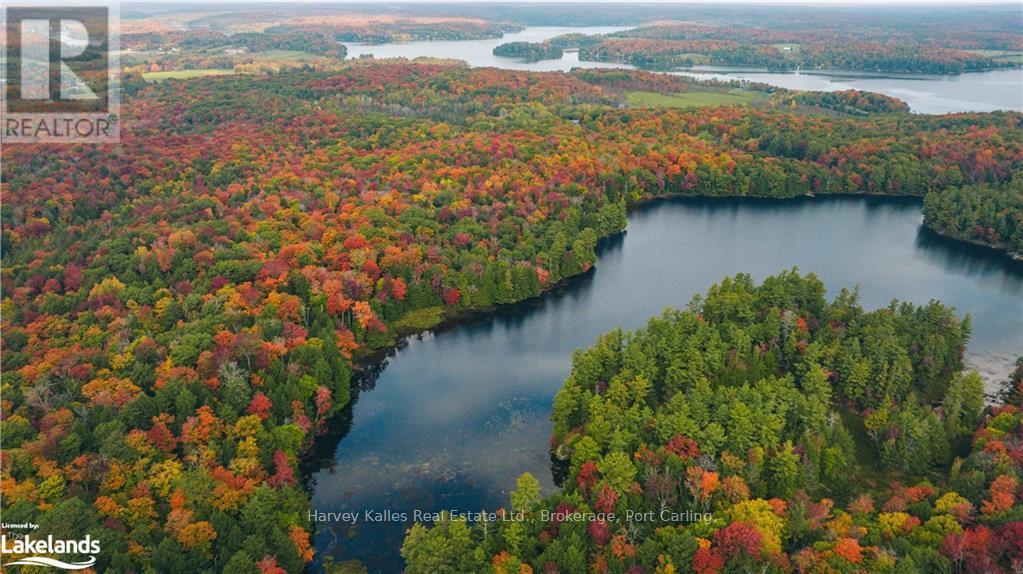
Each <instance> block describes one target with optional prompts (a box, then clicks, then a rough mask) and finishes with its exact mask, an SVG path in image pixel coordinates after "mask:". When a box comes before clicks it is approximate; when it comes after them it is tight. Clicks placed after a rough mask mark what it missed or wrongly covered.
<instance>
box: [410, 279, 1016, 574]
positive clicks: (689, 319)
mask: <svg viewBox="0 0 1023 574" xmlns="http://www.w3.org/2000/svg"><path fill="white" fill-rule="evenodd" d="M969 333H970V326H969V320H968V319H966V320H961V319H958V318H957V317H955V315H954V314H953V313H952V311H951V310H950V309H948V308H946V307H944V306H942V305H941V304H940V303H938V302H931V303H930V304H928V305H924V306H919V307H918V306H914V305H912V304H909V303H898V302H892V304H891V305H890V306H889V307H887V308H884V309H878V310H875V311H866V310H864V309H863V308H862V307H860V305H859V304H858V303H857V295H856V293H855V292H849V291H845V290H843V291H842V292H841V293H839V294H838V295H837V296H836V297H835V298H834V300H833V301H831V302H828V301H826V300H825V297H824V286H823V284H822V283H821V281H820V280H819V279H817V278H816V277H815V276H813V275H812V274H810V275H799V274H798V273H796V272H795V271H791V272H786V273H783V274H781V275H778V276H775V277H768V278H767V279H765V280H764V281H763V283H761V284H759V285H756V284H754V283H753V281H752V280H751V279H750V277H749V276H747V275H738V276H735V277H731V278H726V279H725V280H724V281H722V282H721V283H719V284H717V285H714V286H713V287H711V289H710V290H709V291H708V292H707V294H706V296H704V297H697V298H695V299H694V300H693V301H692V302H691V303H690V304H689V305H688V307H686V309H685V310H682V311H679V310H670V311H666V312H665V313H664V315H662V316H660V317H655V318H653V319H651V320H650V321H649V323H648V324H647V326H646V328H644V329H641V330H639V331H637V332H634V333H623V332H621V331H620V330H616V331H612V332H610V333H608V334H606V335H604V336H603V337H601V339H600V340H599V341H598V342H597V344H596V345H595V346H593V347H591V348H589V349H585V350H580V351H578V352H577V353H576V354H575V356H574V358H573V364H572V372H571V375H570V376H569V377H568V379H567V380H566V381H565V383H564V386H563V387H562V389H561V391H560V392H559V393H558V396H557V398H556V399H555V401H554V410H553V414H552V418H553V420H554V436H553V437H552V447H553V450H554V453H555V456H556V457H557V458H558V459H559V460H562V461H564V465H565V466H566V469H565V474H566V476H565V478H564V484H563V488H562V489H561V490H560V491H559V492H558V493H556V494H554V495H552V496H550V497H547V498H543V497H542V496H541V493H540V487H539V483H538V482H537V481H536V479H535V478H533V477H532V476H530V475H529V474H524V475H522V476H521V477H520V478H519V480H518V482H517V488H516V490H515V491H514V492H513V493H512V494H511V497H510V504H509V506H508V508H507V509H504V510H503V511H502V512H499V518H498V519H497V520H493V521H491V522H478V523H476V524H474V525H472V527H471V528H470V527H469V526H468V525H467V524H466V522H465V521H464V520H463V519H459V518H456V519H447V520H441V521H439V522H438V524H436V525H435V526H434V527H433V528H429V529H428V528H426V527H424V526H422V525H416V526H414V527H413V528H412V529H411V530H410V531H409V533H408V535H407V538H406V540H405V544H404V547H403V548H402V555H403V556H404V557H405V559H406V561H407V571H408V572H412V573H419V572H518V573H526V572H545V573H583V572H621V573H626V572H627V573H640V572H657V573H669V572H696V573H699V574H709V573H716V572H754V571H755V572H793V571H797V572H921V573H922V572H990V573H994V572H1012V571H1017V570H1018V569H1019V566H1020V564H1023V504H1020V501H1019V496H1020V478H1021V473H1023V447H1021V445H1023V409H1021V408H1020V405H1018V404H1016V405H1008V404H1007V405H1003V406H999V407H996V408H993V409H989V410H987V411H986V412H983V411H982V409H983V406H984V396H983V382H982V381H981V379H980V376H979V375H977V373H975V372H964V371H963V365H962V355H963V349H964V345H965V344H966V341H967V339H968V338H969Z"/></svg>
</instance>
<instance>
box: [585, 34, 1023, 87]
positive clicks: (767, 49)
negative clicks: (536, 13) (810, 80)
mask: <svg viewBox="0 0 1023 574" xmlns="http://www.w3.org/2000/svg"><path fill="white" fill-rule="evenodd" d="M894 40H895V38H892V37H880V38H876V39H865V38H864V37H863V35H862V34H860V33H858V32H857V33H853V32H851V31H847V30H843V29H841V28H834V27H828V26H827V25H824V26H822V27H821V28H814V29H806V28H799V29H792V28H784V27H782V28H766V27H760V26H756V27H752V26H749V27H746V26H734V25H708V24H705V23H691V22H685V23H682V22H677V23H676V22H660V23H656V24H652V25H648V26H641V27H639V28H634V29H631V30H626V31H624V32H616V33H613V34H608V35H607V36H604V37H602V38H601V39H600V41H599V42H592V41H591V42H587V43H586V45H582V46H580V50H579V58H580V59H582V60H596V61H610V62H625V63H628V64H632V65H635V66H640V67H646V68H658V69H670V68H676V67H689V66H693V65H696V64H719V65H731V66H756V67H764V68H770V69H791V68H803V69H807V68H809V69H836V70H866V71H878V72H917V73H930V74H956V73H961V72H969V71H977V70H987V69H991V68H998V67H1011V66H1018V65H1019V62H1016V61H1013V60H1011V59H1001V58H998V57H995V56H996V55H997V53H998V52H999V51H1004V52H1012V51H1019V50H1020V49H1021V47H1023V46H1021V45H1020V40H1019V38H1018V37H1016V38H1012V37H1010V36H1006V37H1004V38H1002V39H1000V40H995V39H991V40H990V41H985V42H980V41H978V42H977V43H976V46H977V47H978V49H973V50H971V49H969V48H966V47H962V46H960V47H955V48H953V47H950V44H951V43H952V40H951V39H948V40H946V41H947V42H948V44H944V45H943V44H942V43H940V36H939V37H933V36H932V37H928V38H926V39H912V38H906V37H900V38H898V41H894ZM966 45H967V46H969V45H970V44H969V43H967V44H966ZM980 45H984V46H989V47H994V46H997V48H995V50H994V53H991V51H990V50H980V49H979V46H980Z"/></svg>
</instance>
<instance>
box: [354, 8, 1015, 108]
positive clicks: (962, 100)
mask: <svg viewBox="0 0 1023 574" xmlns="http://www.w3.org/2000/svg"><path fill="white" fill-rule="evenodd" d="M629 28H630V26H615V27H610V26H590V27H566V26H531V27H528V28H526V29H524V30H522V31H519V32H513V33H510V34H505V35H504V36H503V37H502V38H489V39H485V40H446V41H421V42H395V43H387V44H360V43H352V42H346V43H345V46H346V47H347V48H348V54H349V57H350V58H358V57H359V56H362V55H372V56H373V57H374V58H410V59H414V58H422V57H428V58H446V59H452V60H463V61H465V62H466V63H468V64H469V65H470V66H472V67H492V68H503V69H509V70H531V71H534V72H551V71H562V72H567V71H570V70H572V69H573V68H633V66H630V65H628V64H622V63H616V62H593V61H585V60H583V61H580V60H579V53H578V52H576V51H571V50H569V51H566V52H565V54H564V55H563V56H562V57H561V59H558V60H541V61H539V62H527V61H524V60H522V59H519V58H505V57H501V56H495V55H493V53H492V51H493V49H494V47H495V46H497V45H499V44H503V43H505V42H543V41H544V40H549V39H551V38H553V37H555V36H559V35H562V34H568V33H580V34H589V35H594V34H609V33H611V32H617V31H619V30H627V29H629ZM673 73H676V74H679V75H684V76H690V77H696V78H698V79H704V80H706V79H718V80H725V81H730V80H746V81H750V82H760V83H765V84H770V85H772V86H778V87H782V88H787V89H791V90H816V91H823V92H833V91H839V90H863V91H868V92H877V93H880V94H885V95H887V96H892V97H895V98H899V99H900V100H903V101H904V102H906V103H907V104H909V108H910V110H911V111H913V112H915V113H922V114H946V113H953V112H990V111H995V110H1017V111H1019V110H1023V93H1021V92H1020V88H1019V86H1020V83H1023V68H1018V67H1017V68H1006V69H998V70H991V71H987V72H970V73H964V74H954V75H933V74H882V73H864V72H853V71H843V70H814V71H795V72H773V71H769V70H764V69H758V68H743V67H727V66H697V67H694V68H689V69H679V70H677V71H675V72H673Z"/></svg>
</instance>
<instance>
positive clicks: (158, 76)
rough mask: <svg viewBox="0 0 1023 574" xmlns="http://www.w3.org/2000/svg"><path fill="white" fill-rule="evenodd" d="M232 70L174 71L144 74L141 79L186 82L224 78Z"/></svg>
mask: <svg viewBox="0 0 1023 574" xmlns="http://www.w3.org/2000/svg"><path fill="white" fill-rule="evenodd" d="M233 73H234V70H214V69H202V70H174V71H170V72H146V73H144V74H142V79H144V80H145V81H147V82H162V81H164V80H187V79H189V78H202V77H205V76H226V75H229V74H233Z"/></svg>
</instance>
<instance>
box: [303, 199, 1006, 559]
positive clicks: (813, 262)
mask: <svg viewBox="0 0 1023 574" xmlns="http://www.w3.org/2000/svg"><path fill="white" fill-rule="evenodd" d="M919 222H920V206H919V201H916V200H897V199H896V200H893V199H880V198H863V197H845V198H834V197H826V198H815V199H808V198H801V199H795V200H790V201H784V202H781V201H760V200H741V199H700V200H672V201H661V202H656V203H651V204H650V205H648V206H646V207H644V208H642V209H639V210H637V211H635V212H634V213H632V214H631V215H630V219H629V229H628V232H627V233H626V234H622V235H619V236H617V237H615V238H612V239H609V240H607V241H604V242H603V243H602V244H601V246H600V259H599V261H598V264H597V266H596V269H595V270H594V271H593V272H591V273H589V274H587V275H585V276H583V277H581V278H578V279H577V280H574V281H572V282H570V283H569V284H567V285H565V286H563V287H561V288H559V289H557V290H555V291H554V292H552V293H548V294H547V295H545V296H544V297H541V298H538V299H536V300H533V301H528V302H525V303H522V304H519V305H514V306H509V307H504V308H501V309H499V310H497V311H496V312H495V313H493V314H492V315H489V316H481V317H477V318H473V319H470V320H467V321H464V322H462V323H460V324H458V325H448V326H445V327H443V328H440V329H438V330H436V331H434V332H433V333H427V334H423V335H422V336H419V337H415V338H413V339H411V340H409V341H408V343H407V345H405V346H404V347H403V348H401V349H399V350H398V351H396V352H395V353H394V354H393V355H392V356H391V357H389V358H388V359H387V361H386V365H385V364H384V363H379V364H377V365H375V366H374V370H372V371H371V372H369V373H368V374H367V375H366V376H365V377H364V378H363V379H360V381H359V388H360V389H362V390H361V391H360V392H359V394H358V399H357V402H356V403H355V405H354V408H352V409H351V411H352V412H351V413H349V414H346V415H345V417H347V418H345V419H344V420H343V421H342V422H341V425H342V426H343V427H350V428H351V430H350V432H348V434H347V436H345V437H344V440H340V437H335V438H333V439H327V441H323V442H329V441H330V440H335V441H337V440H340V442H333V444H328V445H326V446H323V445H318V446H319V447H320V449H321V450H319V451H318V452H317V455H316V458H320V459H321V461H322V459H323V458H324V457H325V456H326V457H328V458H331V456H330V455H332V458H331V460H330V461H329V462H325V463H323V462H321V464H324V466H323V467H322V468H321V470H319V471H318V472H316V473H315V475H314V478H313V480H312V484H311V486H310V488H311V490H312V493H313V507H314V508H315V509H317V510H319V511H323V512H337V511H340V510H355V511H360V512H361V511H363V510H366V509H370V510H373V509H375V510H384V509H391V510H394V511H399V512H400V511H409V512H411V510H412V509H415V508H420V509H423V510H429V511H436V510H441V509H459V510H463V511H472V510H479V509H481V508H487V509H490V510H493V509H495V508H497V507H500V506H502V505H504V504H506V502H507V497H508V493H509V491H510V490H511V489H512V488H513V487H514V482H515V479H516V477H517V476H519V474H521V473H522V472H524V471H529V472H531V473H533V475H534V476H536V477H537V478H538V479H539V480H540V481H541V483H542V484H543V486H544V487H545V488H547V489H551V488H554V480H553V477H552V473H551V460H550V456H549V452H548V450H549V444H550V443H549V437H550V421H549V416H550V405H551V401H552V400H553V397H554V394H555V393H556V392H557V390H558V388H560V385H561V382H562V381H563V380H564V378H565V376H567V374H568V372H569V369H570V367H571V356H572V352H573V351H574V350H575V349H577V348H579V347H584V346H588V345H591V344H592V343H593V342H594V340H595V339H596V337H597V336H599V335H600V334H601V333H604V332H606V331H608V330H610V329H612V328H614V327H617V326H621V327H623V328H626V329H634V328H637V327H640V326H641V325H643V324H644V323H645V322H646V320H647V319H648V318H649V317H650V316H651V315H654V314H657V313H660V312H661V311H662V310H663V309H664V308H665V307H669V306H673V307H679V306H684V305H685V304H686V303H687V302H688V301H689V300H690V298H691V297H692V296H693V295H694V294H696V293H701V292H704V291H705V290H706V289H707V287H708V286H709V285H710V284H711V283H713V282H715V281H718V280H720V279H721V278H722V277H724V276H726V275H732V274H735V273H738V272H747V273H750V274H752V275H753V276H754V277H755V278H756V279H758V280H759V279H762V278H763V277H765V276H767V275H770V274H774V273H777V272H778V271H780V270H782V269H787V268H791V267H793V266H798V267H799V268H800V269H801V270H802V271H804V272H809V271H812V272H815V273H817V274H818V275H819V276H820V277H821V278H822V280H823V281H824V282H825V284H826V285H827V287H828V289H829V293H830V294H831V295H832V296H833V295H834V294H835V293H836V292H837V291H838V289H839V288H841V287H853V286H856V285H859V287H860V293H861V299H862V301H863V304H864V306H866V307H868V308H874V307H880V306H884V305H887V304H888V302H889V301H890V300H891V299H892V298H899V299H904V300H910V301H913V302H915V303H926V302H927V301H929V300H930V299H940V300H942V301H944V302H945V303H947V304H949V305H953V306H955V307H956V308H957V309H958V310H959V312H961V313H967V312H968V313H970V314H971V315H972V316H973V324H974V337H973V342H972V343H971V347H970V352H969V360H970V362H971V365H975V366H977V367H978V368H980V369H981V371H982V372H983V374H985V376H986V377H987V378H988V379H989V380H990V381H992V383H993V382H994V381H995V379H996V378H997V377H998V376H999V375H998V374H999V373H1000V372H1007V371H1008V368H1009V365H1011V363H1012V361H1013V360H1014V357H1015V355H1016V354H1018V353H1019V351H1020V349H1023V316H1021V313H1023V310H1021V303H1023V265H1021V264H1019V263H1018V262H1013V261H1011V260H1010V259H1009V258H1008V257H1006V256H1000V255H996V254H992V253H989V252H986V251H983V250H980V251H978V250H977V249H976V248H974V247H972V246H969V245H963V244H960V243H956V242H950V241H944V240H941V238H935V237H933V236H930V235H929V234H927V233H926V232H921V231H920V225H919ZM342 433H343V431H342ZM334 446H336V451H334V452H332V453H330V454H329V455H328V451H329V450H331V449H332V447H334ZM328 526H330V525H323V526H322V527H321V529H320V530H319V532H318V534H317V537H316V544H317V548H318V549H319V550H320V551H321V552H326V553H330V554H332V555H334V556H337V557H338V558H339V559H344V560H347V559H352V558H358V559H360V560H363V561H364V562H365V563H366V564H367V566H368V567H369V568H370V570H371V571H396V570H398V569H400V565H401V563H400V559H399V557H398V554H397V551H398V548H400V544H401V540H402V537H403V534H404V530H405V528H407V526H408V523H407V522H401V521H398V522H387V523H383V524H364V523H360V525H359V526H358V527H357V528H355V529H354V530H353V529H350V528H348V527H347V526H344V525H334V528H333V529H330V528H328Z"/></svg>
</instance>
